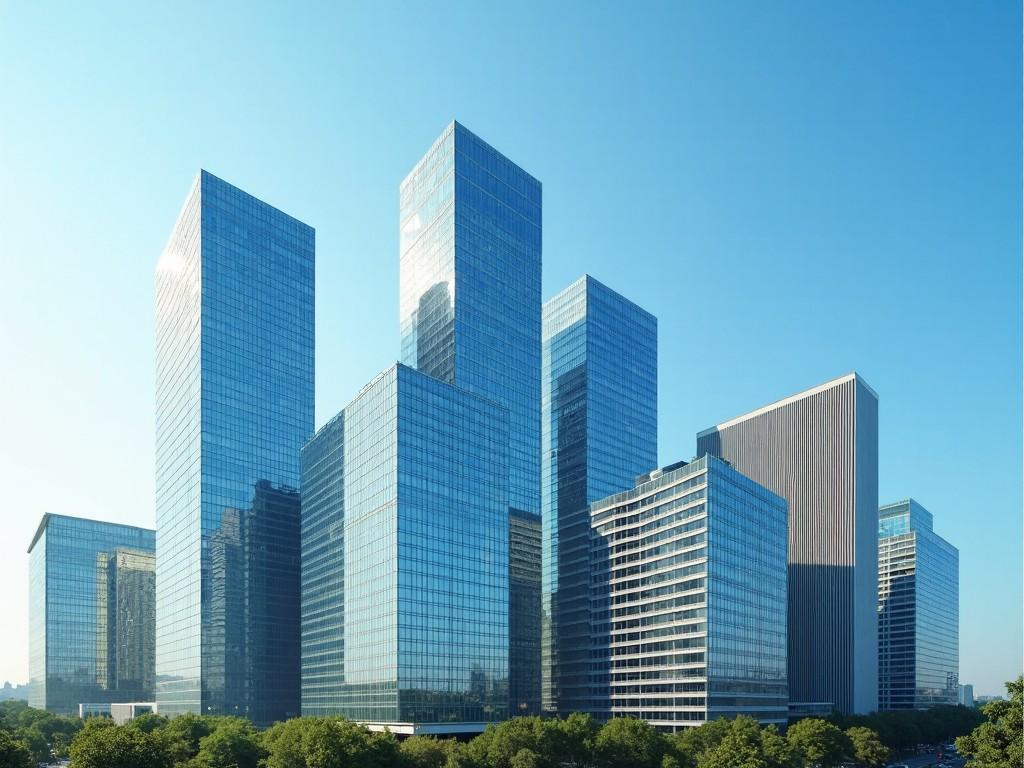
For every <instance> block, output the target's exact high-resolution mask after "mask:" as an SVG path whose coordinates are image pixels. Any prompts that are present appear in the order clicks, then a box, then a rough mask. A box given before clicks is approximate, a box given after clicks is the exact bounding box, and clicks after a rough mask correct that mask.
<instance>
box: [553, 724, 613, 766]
mask: <svg viewBox="0 0 1024 768" xmlns="http://www.w3.org/2000/svg"><path fill="white" fill-rule="evenodd" d="M600 730H601V728H600V726H599V725H598V724H597V722H596V721H595V720H594V718H593V717H591V716H590V715H586V714H582V713H579V712H574V713H573V714H571V715H569V716H568V717H567V718H565V719H564V720H561V719H550V720H544V721H543V740H542V746H543V750H544V752H546V753H547V754H548V755H549V756H550V758H551V759H552V760H553V761H554V763H555V764H556V765H571V766H574V768H585V766H589V765H590V764H591V763H592V762H593V760H594V740H595V739H596V738H597V734H598V733H599V732H600Z"/></svg>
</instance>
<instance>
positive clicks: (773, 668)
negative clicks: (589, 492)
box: [591, 456, 788, 731]
mask: <svg viewBox="0 0 1024 768" xmlns="http://www.w3.org/2000/svg"><path fill="white" fill-rule="evenodd" d="M591 509H592V518H591V522H592V525H593V531H594V536H593V562H594V579H593V585H594V586H593V603H592V612H593V641H592V642H593V646H592V653H593V656H594V664H593V668H592V672H591V676H592V679H593V692H594V698H593V700H592V706H591V709H592V711H594V712H595V714H597V715H598V716H599V717H621V716H626V715H630V716H633V717H639V718H642V719H644V720H647V721H649V722H650V723H652V724H653V725H654V726H655V727H657V728H659V729H660V730H665V731H673V730H678V729H679V728H682V727H691V726H698V725H701V724H703V723H704V722H706V721H707V720H709V719H713V718H716V717H734V716H736V715H740V714H744V715H750V716H751V717H754V718H757V719H758V720H760V721H761V722H764V723H785V722H786V719H787V715H788V688H787V683H786V602H787V595H786V593H787V590H786V578H787V577H786V570H787V566H786V546H787V530H786V514H787V512H786V502H785V500H784V499H782V498H781V497H779V496H776V495H775V494H773V493H771V492H770V491H769V490H768V489H766V488H764V487H762V486H760V485H758V484H757V483H755V482H754V481H753V480H750V479H749V478H747V477H745V476H744V475H741V474H740V473H739V472H737V471H736V470H734V469H733V468H732V467H730V466H729V465H728V464H726V463H725V462H724V461H722V460H720V459H716V458H714V457H712V456H705V457H703V458H701V459H698V460H696V461H694V462H692V463H690V464H686V463H685V462H679V463H678V464H674V465H671V466H669V467H665V468H664V469H662V470H655V471H654V472H651V473H650V474H649V475H646V476H642V477H640V478H638V479H637V484H636V486H635V487H634V488H633V489H631V490H629V491H626V492H623V493H619V494H616V495H613V496H610V497H608V498H606V499H602V500H600V501H597V502H595V503H594V504H593V505H592V508H591Z"/></svg>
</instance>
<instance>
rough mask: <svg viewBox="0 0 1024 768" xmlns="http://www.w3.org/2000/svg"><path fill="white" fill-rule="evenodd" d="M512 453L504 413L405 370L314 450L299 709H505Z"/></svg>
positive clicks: (323, 435)
mask: <svg viewBox="0 0 1024 768" xmlns="http://www.w3.org/2000/svg"><path fill="white" fill-rule="evenodd" d="M508 446H509V428H508V411H507V410H506V409H505V408H503V407H502V406H500V405H498V404H497V403H494V402H492V401H490V400H487V399H484V398H482V397H480V396H478V395H475V394H472V393H470V392H466V391H465V390H462V389H459V388H457V387H453V386H451V385H450V384H446V383H445V382H443V381H440V380H438V379H435V378H433V377H430V376H427V375H425V374H423V373H420V372H419V371H416V370H415V369H412V368H409V367H407V366H405V365H402V364H397V365H394V366H392V367H391V368H389V369H387V370H386V371H385V372H384V373H382V374H381V375H379V376H378V377H377V378H376V379H374V380H373V381H372V382H371V383H370V384H368V385H367V386H366V387H365V388H364V389H363V390H362V391H361V392H360V393H359V394H358V395H357V396H356V398H355V399H354V400H353V401H352V402H351V403H349V405H348V406H346V407H345V409H344V410H343V411H342V412H341V413H340V414H338V416H336V417H335V418H334V419H332V420H331V421H330V422H328V423H327V424H326V425H325V426H324V427H323V428H322V429H320V430H319V431H318V432H317V434H316V435H315V436H314V437H313V439H312V440H310V441H309V443H308V444H307V445H306V446H305V447H304V448H303V450H302V497H303V503H302V556H303V568H302V579H303V585H302V697H303V699H302V711H303V714H305V715H328V714H342V715H345V716H347V717H350V718H352V719H355V720H359V721H361V722H364V723H367V724H368V725H370V726H371V727H373V728H384V727H387V728H390V729H391V730H392V731H393V732H396V733H460V732H462V733H464V732H472V731H480V730H482V729H483V728H484V727H485V725H486V724H487V723H489V722H495V721H498V720H502V719H504V718H505V717H507V716H508V709H509V642H510V641H509V614H510V611H509V505H508V473H509V465H508V454H509V447H508ZM522 538H524V539H526V540H528V541H532V542H533V543H532V544H529V545H528V546H531V547H532V548H534V549H537V548H538V542H537V541H536V540H537V538H538V537H537V535H532V536H531V535H527V534H524V535H523V536H522ZM518 576H519V574H518V572H517V577H518Z"/></svg>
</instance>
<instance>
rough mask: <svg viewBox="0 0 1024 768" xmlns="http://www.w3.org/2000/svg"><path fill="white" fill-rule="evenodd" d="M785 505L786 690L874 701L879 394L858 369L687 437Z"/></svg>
mask: <svg viewBox="0 0 1024 768" xmlns="http://www.w3.org/2000/svg"><path fill="white" fill-rule="evenodd" d="M705 453H710V454H712V455H715V456H720V457H721V458H724V459H726V460H727V461H729V462H730V463H731V464H732V465H733V466H734V467H735V468H736V469H737V470H739V471H740V472H742V473H743V474H745V475H747V476H748V477H749V478H751V479H752V480H754V481H755V482H757V483H760V484H761V485H764V486H765V487H766V488H768V489H769V490H771V491H773V492H775V493H777V494H779V495H780V496H782V497H783V498H785V499H786V501H787V502H788V503H789V658H788V670H789V691H790V701H793V702H831V703H832V704H833V705H834V706H835V707H836V708H837V709H839V710H840V711H843V712H869V711H871V710H873V709H875V708H876V706H877V685H878V682H877V681H878V650H877V642H876V637H877V634H876V633H877V616H876V613H875V602H876V599H877V597H876V589H877V587H876V586H875V585H877V578H878V541H877V532H876V528H877V523H876V516H877V512H876V511H875V510H876V505H877V501H878V398H877V396H876V395H875V393H874V391H873V390H871V388H870V387H868V386H867V385H866V384H865V383H864V382H863V381H862V380H861V379H860V378H859V377H858V376H857V375H856V374H850V375H848V376H844V377H842V378H839V379H836V380H834V381H830V382H827V383H826V384H823V385H821V386H819V387H815V388H813V389H810V390H807V391H806V392H802V393H800V394H797V395H794V396H792V397H788V398H786V399H784V400H781V401H779V402H777V403H774V404H772V405H769V406H766V407H764V408H761V409H758V410H756V411H753V412H751V413H749V414H746V415H745V416H741V417H739V418H736V419H732V420H731V421H729V422H726V423H724V424H720V425H719V426H717V427H713V428H711V429H708V430H705V431H704V432H701V433H700V434H699V435H698V436H697V455H698V456H702V455H704V454H705Z"/></svg>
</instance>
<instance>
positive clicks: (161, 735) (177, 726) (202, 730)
mask: <svg viewBox="0 0 1024 768" xmlns="http://www.w3.org/2000/svg"><path fill="white" fill-rule="evenodd" d="M148 717H149V716H148V715H143V717H142V718H136V719H139V720H142V719H143V718H148ZM133 722H134V721H133ZM214 722H215V718H212V717H203V716H202V715H195V714H192V713H191V712H188V713H185V714H182V715H177V716H176V717H172V718H170V719H169V720H168V721H167V722H166V724H165V725H164V726H163V727H162V728H156V729H154V730H153V731H151V732H150V733H151V734H152V735H153V736H154V738H157V739H159V740H160V741H161V742H162V743H163V744H164V748H165V749H166V750H167V754H168V756H169V757H170V760H171V764H172V765H178V764H179V763H187V762H188V761H189V760H191V759H192V758H193V757H195V756H196V754H198V752H199V742H200V741H202V740H203V739H204V738H205V737H206V736H209V735H210V734H211V733H212V732H213V728H214ZM152 723H153V721H151V720H148V719H145V720H143V722H142V723H141V724H140V726H139V728H138V729H137V730H139V731H143V730H145V729H146V728H148V727H149V725H150V724H152Z"/></svg>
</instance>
